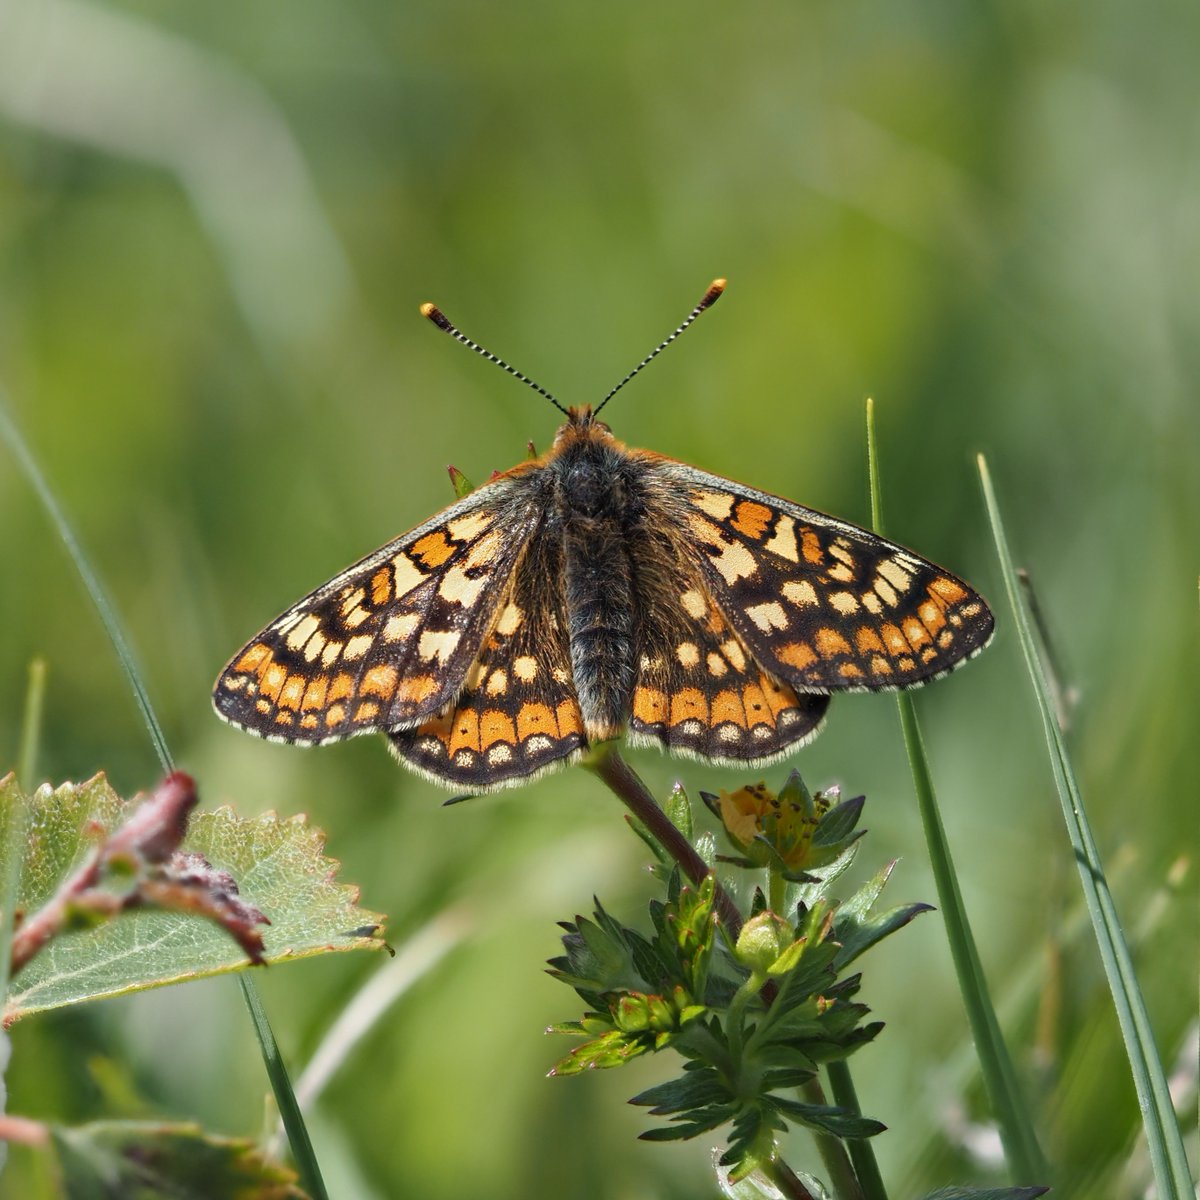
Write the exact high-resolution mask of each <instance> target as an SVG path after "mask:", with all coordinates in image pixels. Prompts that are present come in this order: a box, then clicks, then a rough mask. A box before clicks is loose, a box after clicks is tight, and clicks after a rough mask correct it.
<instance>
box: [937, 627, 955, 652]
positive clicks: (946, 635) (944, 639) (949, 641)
mask: <svg viewBox="0 0 1200 1200" xmlns="http://www.w3.org/2000/svg"><path fill="white" fill-rule="evenodd" d="M937 642H938V645H939V646H941V648H942V649H943V650H949V649H950V647H951V646H953V645H954V631H953V630H952V629H943V630H942V632H941V633H939V634H938V640H937Z"/></svg>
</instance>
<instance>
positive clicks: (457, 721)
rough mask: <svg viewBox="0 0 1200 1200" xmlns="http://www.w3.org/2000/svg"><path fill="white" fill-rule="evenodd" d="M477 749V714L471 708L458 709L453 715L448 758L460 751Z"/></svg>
mask: <svg viewBox="0 0 1200 1200" xmlns="http://www.w3.org/2000/svg"><path fill="white" fill-rule="evenodd" d="M478 749H479V714H478V713H477V712H476V711H475V710H474V709H473V708H460V709H459V710H458V712H456V713H455V714H454V726H453V729H452V730H451V733H450V746H449V753H450V757H451V758H453V757H454V756H455V755H456V754H457V753H458V752H459V751H460V750H478Z"/></svg>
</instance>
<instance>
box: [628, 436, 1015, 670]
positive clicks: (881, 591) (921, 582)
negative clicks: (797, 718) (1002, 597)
mask: <svg viewBox="0 0 1200 1200" xmlns="http://www.w3.org/2000/svg"><path fill="white" fill-rule="evenodd" d="M655 457H656V461H655V463H654V464H653V467H652V472H653V476H654V479H655V482H656V487H657V489H658V490H659V494H660V495H661V496H663V497H664V500H663V503H665V504H667V505H669V506H670V508H671V509H672V510H673V522H674V523H675V525H676V527H677V528H679V529H680V530H681V533H682V539H681V541H680V543H679V547H680V552H681V553H689V552H690V553H691V554H692V555H693V556H694V559H695V561H696V563H697V566H698V569H699V571H700V572H701V574H702V577H703V578H704V580H705V582H706V584H707V587H708V590H709V591H710V592H711V594H712V596H713V598H714V600H715V601H716V603H717V605H718V607H719V608H720V610H721V612H722V613H723V614H724V616H725V618H726V619H727V620H728V622H729V624H730V625H731V626H732V627H733V628H734V629H735V630H736V631H737V633H738V635H739V637H740V638H741V639H742V641H743V642H744V643H745V645H746V646H747V647H748V648H749V650H750V651H751V653H752V654H753V655H754V657H755V658H756V659H757V660H758V662H759V663H761V664H762V665H763V666H764V667H765V668H766V669H767V670H768V671H770V672H771V673H773V674H775V675H776V676H778V677H779V678H780V679H782V680H784V681H785V682H786V683H788V684H790V685H791V686H792V687H793V688H795V689H796V690H797V691H800V692H817V693H821V692H835V691H883V690H891V689H896V688H908V687H915V686H917V685H919V684H922V683H926V682H928V681H929V680H931V679H936V678H938V677H939V676H941V675H945V674H946V673H947V672H949V671H952V670H953V669H954V668H955V667H956V666H958V665H959V664H960V663H961V662H963V661H964V660H966V659H968V658H971V657H972V656H974V655H975V654H977V653H978V652H979V651H980V650H982V649H983V647H984V646H985V645H986V644H987V642H988V641H989V640H990V638H991V636H992V630H993V625H994V621H993V618H992V614H991V612H990V611H989V609H988V606H987V604H986V603H985V602H984V600H983V598H982V597H981V596H980V595H979V594H978V593H977V592H975V591H974V590H973V589H972V588H971V587H970V586H969V585H968V584H966V583H964V582H963V581H962V580H961V579H958V578H956V577H955V576H953V575H951V574H950V573H949V572H948V571H945V570H943V569H942V568H941V567H939V566H937V565H935V564H934V563H932V562H929V561H928V560H927V559H924V558H921V557H920V556H919V555H916V554H913V553H912V552H911V551H910V550H906V549H904V547H902V546H898V545H896V544H895V543H893V542H889V541H887V540H885V539H884V538H880V537H877V536H876V535H875V534H873V533H871V532H870V531H868V530H866V529H860V528H859V527H858V526H856V525H851V524H850V523H849V522H847V521H839V520H837V519H836V518H834V517H829V516H826V515H825V514H824V513H820V512H816V511H815V510H813V509H810V508H804V507H803V506H802V505H799V504H794V503H792V502H791V501H790V500H784V499H781V498H780V497H778V496H771V495H768V494H767V493H765V492H759V491H757V490H755V489H754V488H749V487H746V486H745V485H744V484H740V483H735V482H733V481H732V480H729V479H722V478H720V477H719V476H717V475H710V474H708V473H707V472H705V471H700V470H697V469H696V468H695V467H690V466H688V465H686V464H685V463H680V462H675V461H674V460H672V459H662V458H658V457H657V456H655Z"/></svg>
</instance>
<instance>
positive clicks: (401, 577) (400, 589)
mask: <svg viewBox="0 0 1200 1200" xmlns="http://www.w3.org/2000/svg"><path fill="white" fill-rule="evenodd" d="M392 571H393V572H394V573H395V576H396V598H397V599H399V598H400V597H401V596H407V595H408V593H409V592H411V591H412V590H413V588H415V587H417V586H418V585H419V584H422V583H424V582H425V572H424V571H422V570H421V569H420V567H418V566H417V565H416V563H414V562H413V560H412V559H411V558H409V557H408V555H407V554H404V553H401V554H397V555H396V557H395V558H393V559H392Z"/></svg>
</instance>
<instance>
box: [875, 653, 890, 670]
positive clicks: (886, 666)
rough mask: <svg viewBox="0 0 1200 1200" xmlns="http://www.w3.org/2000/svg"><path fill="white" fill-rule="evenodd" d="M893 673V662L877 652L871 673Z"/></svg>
mask: <svg viewBox="0 0 1200 1200" xmlns="http://www.w3.org/2000/svg"><path fill="white" fill-rule="evenodd" d="M891 673H892V664H891V663H890V662H888V660H887V659H886V658H883V657H881V656H880V655H878V654H876V655H875V657H874V658H872V659H871V674H872V675H890V674H891Z"/></svg>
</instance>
